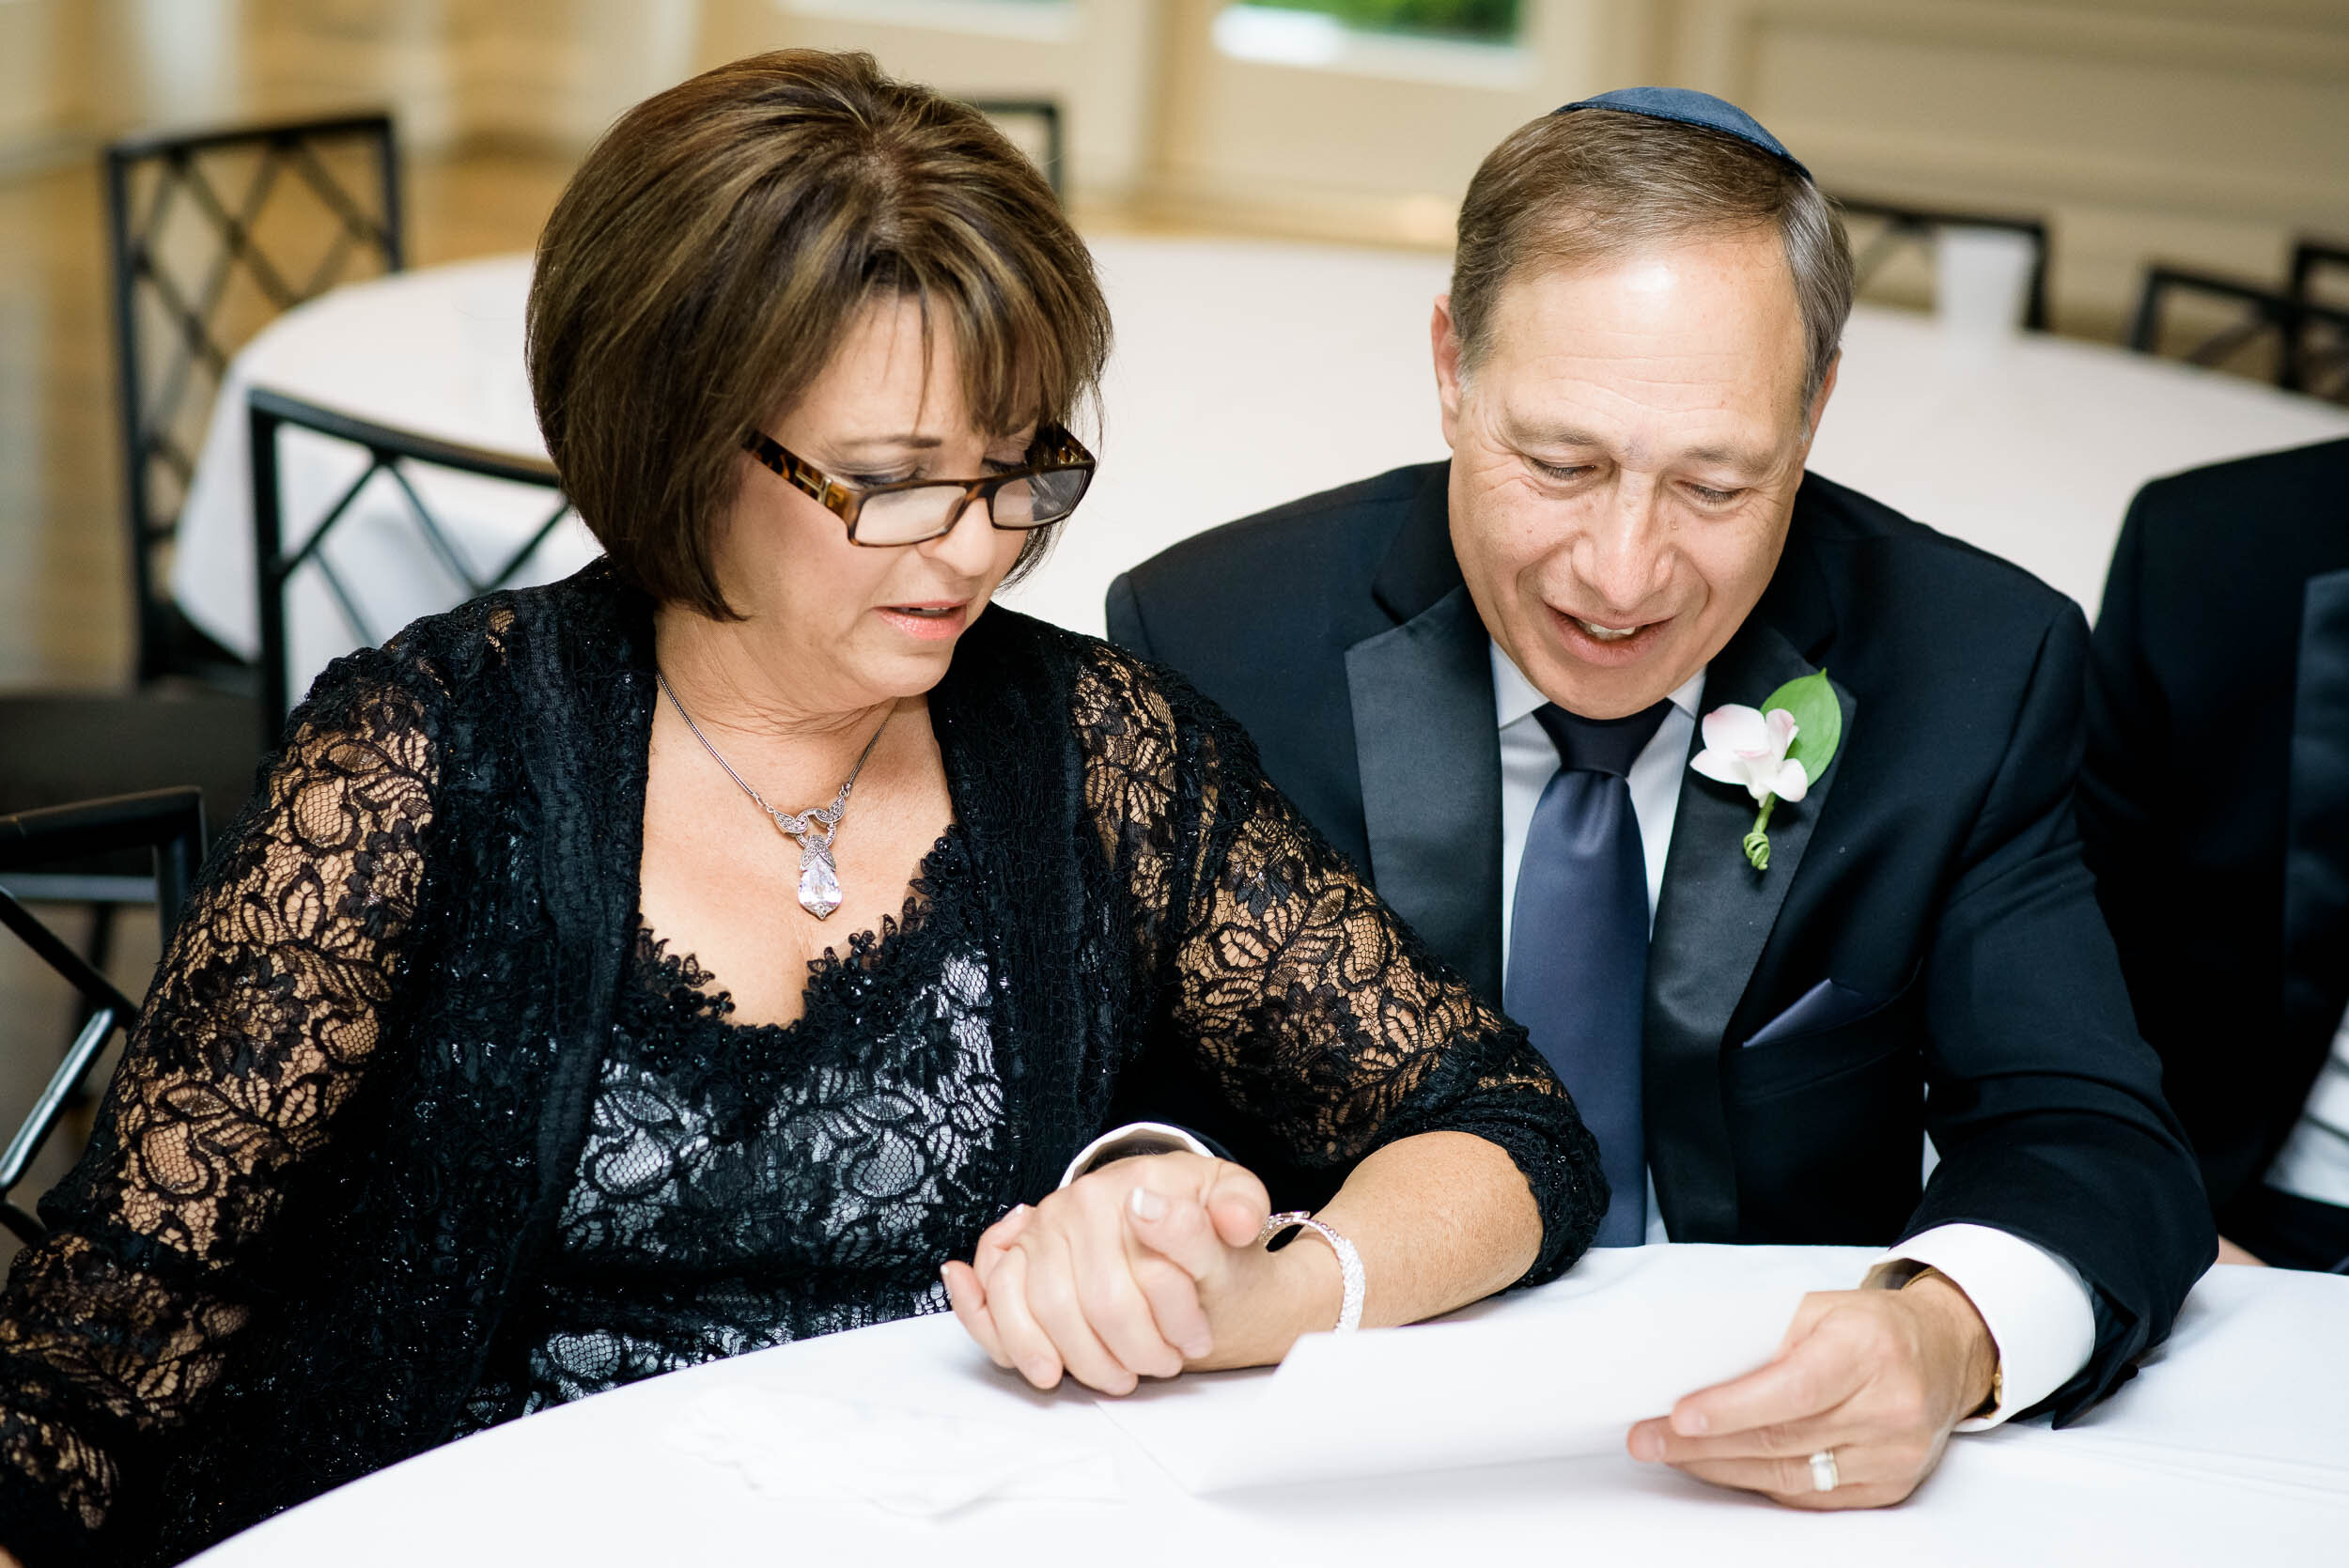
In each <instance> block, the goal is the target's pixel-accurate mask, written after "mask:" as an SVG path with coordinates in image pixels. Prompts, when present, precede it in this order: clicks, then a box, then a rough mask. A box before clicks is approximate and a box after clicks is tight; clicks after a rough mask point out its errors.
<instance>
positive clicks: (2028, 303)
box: [1835, 196, 2048, 332]
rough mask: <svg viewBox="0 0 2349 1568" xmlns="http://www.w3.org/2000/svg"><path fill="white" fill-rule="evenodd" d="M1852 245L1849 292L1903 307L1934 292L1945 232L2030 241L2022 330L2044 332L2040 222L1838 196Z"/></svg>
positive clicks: (2045, 251)
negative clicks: (1872, 291) (1938, 245)
mask: <svg viewBox="0 0 2349 1568" xmlns="http://www.w3.org/2000/svg"><path fill="white" fill-rule="evenodd" d="M1835 206H1836V209H1837V210H1839V211H1841V212H1842V213H1843V222H1844V225H1845V227H1846V228H1847V229H1848V230H1849V231H1850V234H1851V241H1852V288H1853V291H1854V292H1855V293H1860V294H1864V293H1866V292H1867V291H1868V290H1869V288H1870V287H1871V286H1874V287H1875V288H1876V289H1877V290H1878V291H1879V292H1886V293H1890V294H1894V295H1897V296H1899V297H1900V298H1901V300H1902V303H1922V302H1923V300H1924V299H1926V298H1930V297H1931V293H1932V289H1933V272H1932V261H1933V245H1934V240H1935V237H1936V236H1937V234H1939V232H1940V231H1941V230H1942V229H1944V228H1998V229H2005V230H2008V231H2009V232H2012V233H2015V234H2020V235H2022V236H2023V237H2025V238H2026V239H2028V240H2029V241H2030V245H2031V269H2030V293H2029V294H2028V295H2027V296H2026V297H2025V301H2024V305H2023V325H2024V326H2026V327H2028V328H2030V330H2031V331H2033V332H2045V331H2046V330H2047V254H2048V246H2047V225H2046V220H2045V219H2042V218H2025V217H2016V216H2015V215H2013V214H2002V213H1983V212H1954V211H1946V210H1939V209H1934V208H1923V207H1910V206H1907V205H1906V204H1903V203H1898V202H1888V201H1875V200H1872V199H1871V198H1869V197H1866V196H1837V197H1836V198H1835Z"/></svg>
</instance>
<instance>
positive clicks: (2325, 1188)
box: [2267, 1015, 2349, 1205]
mask: <svg viewBox="0 0 2349 1568" xmlns="http://www.w3.org/2000/svg"><path fill="white" fill-rule="evenodd" d="M2267 1185H2268V1186H2270V1187H2273V1188H2279V1189H2281V1190H2283V1191H2285V1192H2290V1193H2293V1194H2295V1196H2298V1197H2302V1198H2308V1199H2310V1200H2313V1201H2314V1202H2316V1203H2340V1204H2343V1205H2349V1015H2344V1016H2343V1017H2342V1018H2341V1027H2340V1028H2339V1029H2337V1030H2335V1031H2333V1049H2332V1054H2331V1055H2329V1056H2327V1057H2326V1058H2325V1065H2324V1066H2323V1067H2321V1068H2319V1069H2318V1070H2317V1074H2316V1082H2315V1083H2314V1084H2313V1085H2312V1086H2311V1087H2310V1090H2309V1097H2308V1100H2307V1102H2306V1103H2305V1104H2304V1105H2303V1106H2302V1107H2301V1110H2300V1120H2299V1121H2298V1122H2297V1123H2295V1124H2294V1126H2293V1128H2292V1136H2291V1137H2290V1138H2288V1139H2286V1140H2284V1146H2283V1148H2282V1150H2281V1151H2279V1153H2278V1154H2277V1156H2276V1163H2275V1164H2273V1165H2271V1166H2269V1167H2268V1168H2267Z"/></svg>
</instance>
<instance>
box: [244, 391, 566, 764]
mask: <svg viewBox="0 0 2349 1568" xmlns="http://www.w3.org/2000/svg"><path fill="white" fill-rule="evenodd" d="M246 407H247V410H248V414H249V420H250V427H251V437H252V442H253V531H254V539H253V545H254V549H253V555H254V565H255V570H256V573H257V589H258V597H257V606H258V609H259V612H260V613H259V621H260V644H261V654H260V664H261V724H262V728H263V730H264V732H265V734H264V736H263V744H264V745H274V744H276V741H277V731H278V727H279V726H280V725H281V724H282V723H283V722H285V718H286V715H287V713H288V711H289V709H290V708H291V706H292V702H291V695H292V691H291V678H290V675H289V673H288V653H289V651H290V649H289V644H288V614H287V601H288V591H289V589H290V588H291V586H292V585H293V583H294V582H296V580H297V578H298V577H299V576H300V575H301V574H303V573H305V572H306V573H310V574H312V575H314V576H315V577H316V579H317V580H318V581H319V582H320V583H322V584H323V585H324V587H325V589H326V591H327V594H328V595H329V597H330V598H332V600H333V602H334V607H335V609H336V611H337V612H338V613H339V614H340V615H341V618H342V620H343V622H344V625H345V627H346V628H347V629H348V630H349V632H350V637H351V639H352V641H351V643H350V646H352V647H358V646H372V645H374V644H380V643H381V642H382V641H383V640H384V638H385V637H386V636H387V635H389V634H390V633H391V632H393V631H396V630H397V629H398V627H399V624H400V623H398V622H394V623H392V624H390V625H386V624H384V619H385V617H383V616H382V614H381V613H380V612H378V611H371V610H370V608H369V606H368V605H367V603H366V597H365V595H364V594H363V593H361V592H360V591H358V588H357V586H356V585H355V584H354V583H353V582H351V581H350V573H349V572H347V571H345V570H342V569H340V568H338V567H336V565H335V562H334V556H333V554H332V553H331V552H330V548H329V547H330V545H331V544H332V543H333V541H334V539H335V538H336V536H337V534H338V531H340V530H346V529H348V528H349V527H350V524H351V520H353V519H354V518H358V517H361V516H362V515H363V514H364V515H365V516H366V517H367V518H369V519H370V520H378V521H381V520H383V519H385V518H386V517H397V519H399V520H400V521H401V523H402V524H403V525H404V526H405V527H406V528H408V529H411V530H412V537H413V540H414V542H415V543H416V544H417V545H418V546H419V547H421V549H422V550H423V551H425V552H426V554H427V556H428V558H429V559H430V560H431V561H433V562H435V563H437V565H438V566H439V567H440V568H441V570H442V571H443V573H444V574H445V578H446V587H447V593H446V594H445V596H444V597H443V602H441V603H438V604H436V605H434V606H433V607H432V608H436V609H447V608H450V607H453V606H455V605H458V604H461V603H463V602H464V601H465V600H467V599H470V598H478V597H479V596H481V595H483V594H486V593H488V592H490V590H491V589H494V588H501V587H504V586H506V584H508V583H510V582H514V581H515V580H516V578H517V577H518V576H519V574H520V573H521V571H522V569H523V567H525V566H527V565H528V564H529V562H530V560H531V557H532V556H533V555H534V554H536V553H537V550H538V547H539V546H540V545H542V544H544V543H545V542H546V540H547V538H548V537H549V536H551V535H552V534H553V532H554V531H555V529H556V527H557V526H559V525H560V524H561V523H562V521H563V520H564V519H565V518H566V517H568V516H569V515H570V513H571V504H570V501H569V499H568V497H567V496H565V495H564V494H563V492H562V481H561V479H560V478H559V477H558V476H557V474H555V471H554V465H553V464H552V463H550V462H548V461H547V460H546V459H544V458H537V459H525V458H517V457H512V456H508V455H506V454H505V453H499V452H490V451H484V450H482V449H481V448H478V447H473V446H464V445H459V444H458V443H456V442H444V441H439V440H436V439H434V438H432V437H430V436H424V435H418V434H417V433H415V432H414V431H412V430H399V429H394V428H393V427H389V426H385V425H378V424H375V423H373V422H371V421H368V420H365V419H358V418H354V417H352V416H351V415H349V414H345V413H339V412H336V411H334V410H333V409H326V408H320V407H319V405H317V404H315V403H307V402H304V401H303V400H302V399H300V398H298V397H288V396H285V395H284V394H283V393H277V392H272V391H270V390H268V389H267V388H263V387H256V388H254V389H253V390H252V391H251V392H250V393H248V394H247V395H246ZM289 428H290V429H297V430H306V431H310V432H312V433H314V434H316V435H319V436H324V437H329V438H332V439H333V440H334V441H336V442H343V443H346V444H348V445H349V446H351V447H354V448H357V449H358V451H359V452H360V453H362V454H364V456H365V466H364V467H363V468H362V470H361V471H360V473H359V474H358V475H357V476H356V477H355V478H353V479H351V480H350V482H349V483H348V484H347V485H345V486H344V487H343V488H342V489H340V490H339V491H338V492H337V494H336V495H335V497H334V501H333V502H332V503H331V504H330V505H328V506H327V507H326V508H325V509H324V510H323V511H322V512H321V513H320V514H319V517H318V520H317V521H316V522H315V523H314V524H310V525H308V526H305V527H303V528H302V529H301V530H300V531H299V532H296V531H294V530H293V529H292V528H291V527H290V526H289V523H290V521H291V520H289V519H288V517H287V515H286V497H285V493H284V487H283V485H282V484H281V474H282V472H283V469H282V464H281V460H280V459H281V456H282V454H281V449H280V444H279V442H280V437H281V435H282V433H283V432H284V431H286V430H288V429H289ZM436 470H437V471H440V472H441V473H443V474H471V475H474V476H476V477H477V478H481V479H493V480H499V481H503V482H505V483H506V484H507V485H524V486H531V487H535V488H537V489H543V490H545V491H546V492H547V497H546V504H545V506H544V509H543V513H538V512H534V513H533V514H532V516H533V518H534V520H536V521H535V526H533V527H532V528H530V529H529V530H528V532H527V533H526V534H524V535H523V536H522V537H521V539H520V540H519V541H517V542H515V543H513V544H512V545H511V546H510V547H509V548H508V549H507V550H506V551H505V552H504V554H503V555H502V557H501V558H500V559H498V560H496V561H493V562H490V563H488V564H486V565H483V564H477V563H476V562H475V561H474V559H473V552H472V551H468V550H467V549H466V548H464V547H463V545H462V544H461V543H460V541H459V538H458V537H457V536H456V534H457V531H456V530H454V529H452V527H451V526H450V525H449V522H448V520H446V518H445V517H444V516H443V512H442V511H441V510H440V509H438V508H436V507H435V506H434V505H432V504H431V503H430V502H429V501H428V499H427V498H426V496H425V495H424V494H423V493H421V492H420V490H419V488H418V483H417V481H418V480H419V479H420V478H427V477H428V474H429V472H430V471H436ZM386 492H388V494H387V493H386ZM370 498H377V499H388V500H389V501H390V502H391V503H392V505H391V506H390V507H389V508H388V509H386V508H384V507H382V506H381V505H363V504H365V503H367V502H369V500H370ZM289 541H290V542H289ZM408 612H413V613H422V611H420V610H418V609H417V607H415V606H412V605H411V606H409V607H407V611H405V612H403V614H405V613H408Z"/></svg>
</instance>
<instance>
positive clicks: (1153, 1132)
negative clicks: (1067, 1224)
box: [1060, 1122, 1218, 1187]
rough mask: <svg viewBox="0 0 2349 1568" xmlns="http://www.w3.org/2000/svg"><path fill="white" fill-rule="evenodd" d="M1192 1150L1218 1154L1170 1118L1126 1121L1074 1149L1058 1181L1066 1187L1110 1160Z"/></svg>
mask: <svg viewBox="0 0 2349 1568" xmlns="http://www.w3.org/2000/svg"><path fill="white" fill-rule="evenodd" d="M1174 1154H1192V1155H1198V1156H1201V1157H1204V1158H1207V1159H1214V1158H1217V1157H1218V1156H1217V1155H1216V1152H1215V1150H1214V1149H1212V1148H1210V1147H1208V1145H1207V1143H1206V1140H1204V1139H1202V1138H1201V1137H1200V1136H1199V1135H1198V1134H1197V1133H1194V1132H1192V1131H1191V1130H1190V1129H1189V1128H1188V1127H1178V1126H1175V1125H1174V1124H1173V1123H1172V1122H1128V1123H1127V1124H1126V1125H1125V1126H1122V1127H1112V1128H1110V1130H1109V1131H1107V1132H1105V1133H1103V1134H1102V1135H1101V1136H1100V1137H1098V1138H1097V1139H1095V1140H1094V1141H1092V1142H1090V1143H1088V1144H1086V1145H1085V1146H1084V1147H1083V1148H1081V1149H1079V1150H1078V1151H1077V1157H1076V1158H1074V1159H1072V1160H1070V1161H1069V1162H1068V1169H1067V1170H1066V1171H1064V1172H1061V1177H1060V1184H1061V1186H1063V1187H1066V1186H1067V1185H1068V1184H1069V1183H1071V1182H1073V1181H1075V1180H1076V1179H1077V1178H1078V1177H1079V1176H1082V1175H1085V1174H1087V1173H1089V1172H1093V1171H1097V1170H1098V1169H1100V1168H1101V1167H1102V1166H1104V1165H1107V1164H1109V1163H1110V1162H1111V1161H1112V1160H1119V1159H1127V1158H1129V1157H1133V1156H1135V1155H1174Z"/></svg>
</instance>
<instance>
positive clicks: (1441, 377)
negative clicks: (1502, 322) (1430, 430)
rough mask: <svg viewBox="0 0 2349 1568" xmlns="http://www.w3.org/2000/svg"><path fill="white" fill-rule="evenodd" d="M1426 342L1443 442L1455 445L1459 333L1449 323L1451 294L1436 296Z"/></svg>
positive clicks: (1456, 436) (1458, 389)
mask: <svg viewBox="0 0 2349 1568" xmlns="http://www.w3.org/2000/svg"><path fill="white" fill-rule="evenodd" d="M1427 342H1428V347H1429V349H1432V350H1433V352H1434V354H1435V360H1436V400H1437V402H1438V403H1439V405H1440V406H1441V408H1442V411H1443V442H1444V444H1445V445H1446V446H1450V447H1454V448H1457V447H1458V446H1459V444H1460V442H1459V428H1460V334H1458V333H1457V332H1456V331H1455V330H1454V328H1453V324H1452V296H1451V295H1449V294H1439V295H1437V296H1436V312H1435V315H1434V316H1433V317H1432V318H1430V319H1429V320H1428V323H1427Z"/></svg>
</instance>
